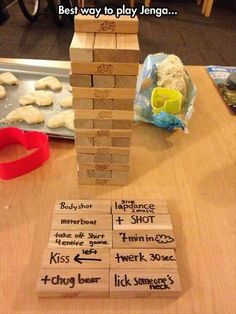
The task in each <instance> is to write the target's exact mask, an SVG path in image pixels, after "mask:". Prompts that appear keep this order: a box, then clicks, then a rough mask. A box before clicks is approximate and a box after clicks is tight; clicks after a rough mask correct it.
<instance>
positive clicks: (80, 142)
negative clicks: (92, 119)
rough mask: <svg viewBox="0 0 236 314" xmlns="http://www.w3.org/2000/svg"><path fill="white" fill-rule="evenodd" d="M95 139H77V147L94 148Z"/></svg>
mask: <svg viewBox="0 0 236 314" xmlns="http://www.w3.org/2000/svg"><path fill="white" fill-rule="evenodd" d="M93 144H94V143H93V138H92V137H76V138H75V145H76V146H93Z"/></svg>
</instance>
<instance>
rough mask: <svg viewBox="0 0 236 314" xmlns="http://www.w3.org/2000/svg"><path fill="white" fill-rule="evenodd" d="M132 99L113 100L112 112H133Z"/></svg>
mask: <svg viewBox="0 0 236 314" xmlns="http://www.w3.org/2000/svg"><path fill="white" fill-rule="evenodd" d="M133 109H134V100H133V99H114V110H133Z"/></svg>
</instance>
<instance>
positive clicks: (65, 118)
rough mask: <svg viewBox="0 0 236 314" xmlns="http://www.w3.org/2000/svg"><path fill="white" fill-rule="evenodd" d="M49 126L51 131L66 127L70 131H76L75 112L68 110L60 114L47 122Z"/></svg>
mask: <svg viewBox="0 0 236 314" xmlns="http://www.w3.org/2000/svg"><path fill="white" fill-rule="evenodd" d="M47 126H48V127H49V128H51V129H56V128H61V127H66V128H68V129H70V130H72V131H73V130H74V111H73V110H66V111H63V112H60V113H58V114H56V115H55V116H53V117H52V118H50V119H49V120H48V122H47Z"/></svg>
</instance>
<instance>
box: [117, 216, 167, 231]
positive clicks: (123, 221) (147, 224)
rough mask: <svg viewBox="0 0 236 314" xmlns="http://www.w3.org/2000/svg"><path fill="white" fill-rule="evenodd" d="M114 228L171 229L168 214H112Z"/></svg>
mask: <svg viewBox="0 0 236 314" xmlns="http://www.w3.org/2000/svg"><path fill="white" fill-rule="evenodd" d="M113 229H114V230H157V229H162V230H172V224H171V220H170V216H169V215H168V214H165V215H164V214H163V215H155V214H131V215H129V214H113Z"/></svg>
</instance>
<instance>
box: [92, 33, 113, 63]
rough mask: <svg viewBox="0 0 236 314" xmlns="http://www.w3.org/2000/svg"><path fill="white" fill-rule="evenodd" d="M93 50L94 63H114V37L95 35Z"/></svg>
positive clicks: (111, 35) (110, 35)
mask: <svg viewBox="0 0 236 314" xmlns="http://www.w3.org/2000/svg"><path fill="white" fill-rule="evenodd" d="M93 49H94V52H93V53H94V61H95V62H103V61H105V62H116V35H115V34H102V33H97V34H95V40H94V46H93Z"/></svg>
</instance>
